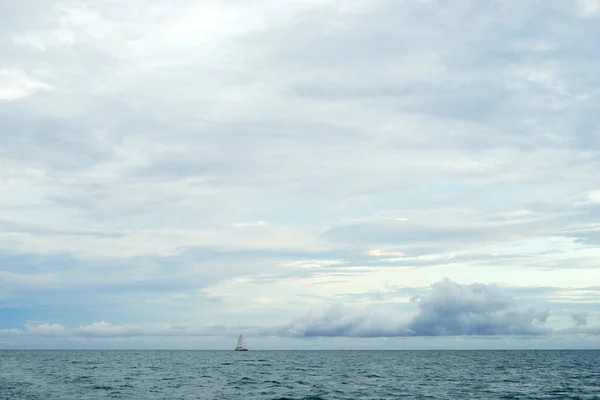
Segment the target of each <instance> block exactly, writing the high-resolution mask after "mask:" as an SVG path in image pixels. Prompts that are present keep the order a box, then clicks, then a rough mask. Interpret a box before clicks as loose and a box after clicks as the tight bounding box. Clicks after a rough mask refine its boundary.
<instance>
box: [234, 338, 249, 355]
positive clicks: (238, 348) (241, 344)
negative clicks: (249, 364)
mask: <svg viewBox="0 0 600 400" xmlns="http://www.w3.org/2000/svg"><path fill="white" fill-rule="evenodd" d="M235 351H248V349H247V348H246V346H245V345H244V338H243V337H242V335H240V337H239V338H238V342H237V346H236V348H235Z"/></svg>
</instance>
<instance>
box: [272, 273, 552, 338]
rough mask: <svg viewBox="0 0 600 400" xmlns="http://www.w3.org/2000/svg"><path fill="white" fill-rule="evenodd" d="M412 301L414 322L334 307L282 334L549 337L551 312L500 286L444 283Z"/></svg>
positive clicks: (300, 322)
mask: <svg viewBox="0 0 600 400" xmlns="http://www.w3.org/2000/svg"><path fill="white" fill-rule="evenodd" d="M413 301H414V302H415V303H416V304H417V305H418V307H419V311H418V313H417V314H416V315H414V316H413V317H412V318H409V319H404V320H403V319H402V317H401V316H400V317H399V316H395V315H394V313H393V311H389V310H387V311H386V312H381V311H377V312H373V311H372V310H362V311H360V310H355V309H347V308H339V307H334V308H331V309H328V310H326V311H324V312H321V313H318V314H316V315H312V314H309V315H307V316H305V317H303V318H300V319H298V320H296V321H294V322H292V323H291V324H289V325H288V326H287V327H285V328H284V329H283V330H282V331H281V332H282V334H289V335H299V336H304V337H313V336H340V337H341V336H350V337H397V336H401V337H413V336H463V335H480V336H495V335H544V334H548V333H550V332H551V330H549V329H547V328H545V327H544V324H545V322H546V320H547V318H548V311H547V310H536V309H535V308H530V307H523V306H521V305H519V304H517V303H516V302H515V301H514V300H513V299H512V298H511V297H509V296H507V295H505V294H504V293H503V292H502V291H501V290H500V289H499V288H498V287H496V286H495V285H485V284H471V285H461V284H459V283H456V282H453V281H451V280H449V279H447V278H446V279H444V280H442V281H440V282H437V283H434V284H433V285H432V291H431V293H430V294H428V295H423V296H416V297H414V298H413Z"/></svg>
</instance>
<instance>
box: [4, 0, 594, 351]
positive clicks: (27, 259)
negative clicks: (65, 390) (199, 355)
mask: <svg viewBox="0 0 600 400" xmlns="http://www.w3.org/2000/svg"><path fill="white" fill-rule="evenodd" d="M9 3H10V4H9ZM597 16H598V8H597V1H595V0H572V1H566V2H544V1H536V2H523V1H519V0H507V1H504V2H447V1H440V0H434V1H417V0H406V1H402V2H398V1H394V0H377V1H371V2H365V1H360V0H350V1H344V2H339V1H301V2H298V1H277V0H257V1H252V2H247V1H246V2H244V1H233V2H227V3H225V2H218V1H209V2H201V3H198V2H194V1H191V0H173V1H172V2H168V3H166V2H165V3H159V2H154V3H151V4H149V3H148V2H145V1H141V0H130V1H128V2H127V6H126V7H123V6H122V4H121V3H119V2H89V1H83V0H68V1H63V0H56V1H44V0H23V1H19V2H0V54H2V59H1V60H0V104H1V105H2V107H0V126H1V127H2V131H1V132H0V194H1V195H0V298H2V299H3V300H2V301H1V303H0V307H2V308H0V319H2V321H0V323H2V324H4V325H2V327H3V328H4V327H6V328H8V329H12V326H23V324H24V323H25V322H26V321H28V320H30V319H34V320H40V321H48V322H49V323H50V322H52V324H60V325H61V326H64V327H65V329H66V330H67V331H68V332H69V335H84V334H86V335H92V332H97V334H98V335H100V334H101V333H102V332H104V333H102V335H106V337H108V335H109V334H111V333H112V334H114V335H125V334H126V332H132V333H127V334H128V335H129V334H131V335H133V334H134V333H135V332H137V333H136V334H139V335H145V334H147V333H148V332H150V331H152V330H154V331H156V332H159V331H160V330H161V329H166V328H165V327H164V326H162V325H161V327H156V326H153V327H147V326H146V325H144V324H147V323H148V321H152V320H154V319H155V318H156V316H157V315H159V316H161V317H160V318H162V319H167V318H169V319H172V321H170V322H169V323H172V324H176V325H185V326H193V325H194V324H191V323H190V321H192V322H194V321H212V322H214V323H215V324H218V325H219V326H235V325H236V324H239V323H241V322H240V321H243V323H244V324H246V323H248V324H251V323H252V324H253V323H255V322H256V323H257V324H258V325H261V326H274V325H279V324H281V321H284V320H285V318H288V316H289V315H293V314H294V315H295V313H298V312H301V311H305V310H306V309H307V308H310V307H316V308H326V307H327V306H328V305H330V304H332V303H335V302H337V301H339V300H340V299H345V300H348V301H351V302H352V306H353V307H354V306H359V309H354V308H352V307H351V308H344V307H340V308H336V309H332V310H330V314H328V315H329V316H328V317H327V318H329V319H331V320H336V321H338V322H337V323H338V325H336V327H335V329H334V328H331V329H329V328H326V327H325V328H324V327H323V326H321V325H319V326H315V327H314V332H317V331H318V332H321V333H327V332H334V331H336V330H337V331H339V332H346V333H347V334H350V335H356V336H357V337H358V336H359V335H362V334H365V335H367V334H377V335H392V334H394V333H397V334H406V335H408V334H413V335H414V334H417V333H415V332H418V334H419V335H437V334H446V333H448V332H454V333H456V334H460V333H461V332H466V333H472V332H474V331H481V332H488V333H490V332H491V333H492V334H493V333H494V332H512V333H514V334H518V333H517V332H534V331H535V329H534V328H536V327H538V326H542V325H543V326H549V325H550V324H553V323H555V324H556V325H557V327H556V329H560V328H566V327H567V326H569V324H571V321H570V320H569V318H568V315H569V313H571V312H574V313H582V312H586V311H587V312H593V307H595V306H597V304H598V301H599V299H600V297H599V294H598V292H597V291H594V290H589V291H587V292H583V291H581V292H578V290H579V289H583V288H587V287H589V286H590V282H594V279H596V280H597V268H598V263H597V260H598V259H599V257H600V246H599V243H600V242H599V239H598V237H599V236H598V232H599V228H600V226H599V225H598V223H596V222H595V221H598V218H599V217H600V206H599V203H598V202H597V201H596V200H597V198H598V195H597V192H598V190H599V189H600V187H598V181H597V178H596V176H597V171H598V170H600V139H599V138H600V135H598V129H599V126H598V123H597V118H595V115H596V114H597V108H598V107H597V103H598V97H599V94H600V92H599V91H598V90H597V88H598V87H600V86H599V83H600V82H599V79H598V74H597V71H598V69H599V67H600V59H599V58H598V54H600V52H599V49H600V47H599V44H598V41H594V40H589V38H593V37H598V36H599V35H600V28H599V27H600V26H599V25H598V24H597ZM463 21H469V24H468V26H465V24H464V23H463ZM443 276H448V277H449V278H450V279H452V280H453V281H455V282H466V281H477V282H482V283H485V284H489V283H490V282H491V281H490V279H492V278H490V277H494V278H493V279H494V280H498V284H501V285H502V287H510V288H515V287H521V288H523V290H525V291H526V290H530V292H527V294H526V296H527V301H528V302H529V301H531V303H532V304H533V305H534V306H535V307H536V308H535V309H528V308H520V307H519V306H518V304H520V302H519V301H520V300H519V299H520V298H519V295H520V294H519V293H517V291H515V292H514V293H516V297H515V300H514V302H513V303H510V302H509V303H508V305H506V304H505V303H502V302H503V301H506V299H505V298H504V297H502V296H500V295H497V297H494V296H495V294H494V293H495V292H494V290H493V289H492V288H489V287H488V288H487V289H485V290H483V291H482V292H481V293H479V294H476V289H475V288H470V287H469V289H464V290H466V292H467V293H469V296H471V297H472V299H471V297H469V298H470V299H471V300H469V301H471V303H468V304H467V303H460V304H461V307H473V309H474V310H475V311H476V312H475V313H473V312H470V313H466V312H465V313H461V312H459V310H458V309H455V310H453V311H452V312H454V313H456V314H457V315H456V316H454V317H452V318H451V319H450V320H449V321H448V322H447V323H445V322H444V321H443V318H442V314H443V313H442V312H441V311H439V310H441V309H442V306H441V305H440V304H439V303H437V302H436V301H435V297H431V296H430V297H427V298H426V299H429V300H427V301H430V302H432V303H431V304H429V303H427V301H426V300H422V301H425V302H424V303H422V302H417V303H410V304H409V303H407V301H408V300H407V297H409V295H412V294H415V293H414V292H415V291H417V292H418V291H419V290H421V289H422V288H423V287H425V286H427V285H429V284H430V283H431V282H432V281H433V280H439V279H440V278H441V277H443ZM538 286H543V287H548V288H553V289H552V290H551V291H547V292H542V291H539V292H535V288H536V287H538ZM442 289H443V288H437V289H436V291H435V293H438V292H439V293H442V292H443V290H442ZM446 290H448V293H446V294H444V296H450V297H451V294H452V293H453V292H452V290H451V289H450V288H446ZM394 292H402V293H394ZM364 293H370V294H371V295H369V296H365V295H364ZM377 293H381V294H382V295H381V299H383V300H381V301H386V302H389V304H387V305H386V307H387V306H389V307H391V304H393V307H395V308H394V310H393V311H390V310H388V309H387V308H386V309H385V310H379V311H377V312H374V311H372V308H370V307H372V306H373V304H372V303H373V302H375V301H380V300H379V298H378V297H377V296H378V295H376V294H377ZM444 293H445V292H444ZM465 296H466V295H465ZM477 296H480V297H481V299H482V300H481V302H483V303H485V304H487V305H488V306H490V307H491V305H493V304H496V307H499V305H498V304H500V305H502V306H503V307H505V308H501V309H497V310H496V311H491V310H488V311H485V310H487V309H485V308H484V309H479V308H477V307H476V304H475V303H477V301H480V300H474V299H479V297H477ZM267 298H268V299H270V301H269V302H267V301H266V300H265V299H267ZM444 298H446V297H444ZM461 298H462V297H461ZM463 300H464V299H463ZM456 301H458V300H457V299H456ZM464 301H466V300H464ZM494 301H495V302H496V303H494ZM473 302H475V303H473ZM428 304H429V305H428ZM361 305H362V306H363V307H364V308H360V306H361ZM547 306H552V308H551V309H552V310H553V312H555V313H556V315H557V316H556V318H558V319H559V321H558V322H557V321H555V320H552V319H551V318H549V319H548V321H547V322H546V324H542V323H541V320H542V319H543V313H541V311H538V310H543V309H545V308H546V307H547ZM411 307H412V308H411ZM415 307H416V308H418V310H419V312H418V316H419V318H417V317H413V318H414V319H413V318H411V317H409V315H408V314H406V313H408V312H410V311H412V310H413V308H415ZM457 307H458V306H457ZM396 308H397V310H398V311H397V312H396ZM7 315H8V316H11V317H10V318H3V317H4V316H7ZM318 315H319V314H318V313H317V314H315V316H314V318H317V317H318ZM444 315H446V314H444ZM323 318H325V317H323ZM590 318H591V317H590ZM92 321H110V323H111V324H110V326H106V325H95V326H93V327H92V328H86V329H87V330H84V331H81V332H79V333H77V334H75V332H74V331H73V329H75V328H72V327H74V326H75V327H86V326H89V325H90V322H92ZM530 321H534V322H531V324H529V322H530ZM163 322H164V321H163ZM411 324H412V325H411ZM167 325H168V324H166V322H165V326H167ZM530 325H531V326H530ZM559 325H560V326H559ZM590 325H594V322H592V319H590ZM278 328H281V326H278ZM296 328H297V330H296V331H297V332H302V331H303V329H304V328H302V325H298V326H297V327H296ZM296 328H294V329H296ZM317 328H318V329H317ZM581 328H583V327H581ZM587 328H589V327H587ZM36 329H38V330H42V329H46V328H42V327H40V326H38V327H37V328H36ZM47 329H50V328H47ZM82 329H83V328H82ZM273 329H275V328H273ZM540 329H541V328H540ZM164 332H165V333H164V334H165V335H167V333H169V332H170V331H169V330H165V331H164ZM534 333H535V332H534ZM102 337H104V336H102ZM163 337H168V336H163ZM290 340H291V339H290Z"/></svg>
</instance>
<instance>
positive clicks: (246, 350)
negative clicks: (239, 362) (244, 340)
mask: <svg viewBox="0 0 600 400" xmlns="http://www.w3.org/2000/svg"><path fill="white" fill-rule="evenodd" d="M235 351H248V349H235Z"/></svg>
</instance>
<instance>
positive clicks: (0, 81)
mask: <svg viewBox="0 0 600 400" xmlns="http://www.w3.org/2000/svg"><path fill="white" fill-rule="evenodd" d="M51 88H52V87H51V86H50V85H48V84H45V83H43V82H40V81H38V80H36V79H34V78H31V77H29V76H27V75H26V74H25V73H24V72H23V71H19V70H15V69H0V101H12V100H18V99H21V98H23V97H27V96H29V95H31V94H33V93H35V92H36V91H39V90H47V89H51Z"/></svg>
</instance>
